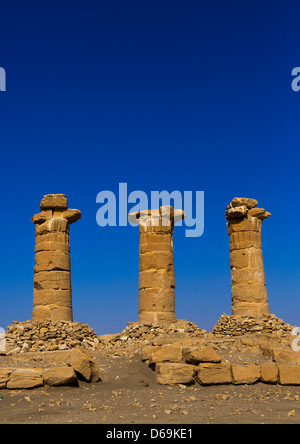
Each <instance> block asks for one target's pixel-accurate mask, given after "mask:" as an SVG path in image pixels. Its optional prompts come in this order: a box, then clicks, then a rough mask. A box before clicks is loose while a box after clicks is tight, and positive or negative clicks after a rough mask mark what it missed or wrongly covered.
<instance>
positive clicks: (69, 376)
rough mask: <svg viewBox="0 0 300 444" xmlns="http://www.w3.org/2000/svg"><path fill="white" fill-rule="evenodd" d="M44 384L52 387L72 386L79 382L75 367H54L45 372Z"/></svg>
mask: <svg viewBox="0 0 300 444" xmlns="http://www.w3.org/2000/svg"><path fill="white" fill-rule="evenodd" d="M43 379H44V382H45V383H46V384H48V385H51V386H56V387H58V386H62V385H72V384H74V382H75V381H77V377H76V374H75V371H74V369H73V367H67V366H64V367H53V368H49V369H46V370H44V371H43Z"/></svg>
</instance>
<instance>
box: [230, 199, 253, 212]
mask: <svg viewBox="0 0 300 444" xmlns="http://www.w3.org/2000/svg"><path fill="white" fill-rule="evenodd" d="M257 204H258V201H257V200H255V199H250V198H249V197H235V198H234V199H232V201H231V205H232V207H240V206H245V207H246V208H249V209H251V208H254V207H256V205H257Z"/></svg>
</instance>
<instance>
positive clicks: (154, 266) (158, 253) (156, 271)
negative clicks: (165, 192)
mask: <svg viewBox="0 0 300 444" xmlns="http://www.w3.org/2000/svg"><path fill="white" fill-rule="evenodd" d="M184 217H185V214H184V212H183V211H182V210H174V208H173V207H171V206H164V207H160V209H159V210H149V211H148V210H147V211H140V212H137V213H131V214H130V215H129V220H130V222H132V223H138V224H139V230H140V248H139V322H140V323H145V322H152V323H171V322H174V321H176V315H175V275H174V255H173V230H174V224H175V223H176V222H178V221H179V220H182V219H184Z"/></svg>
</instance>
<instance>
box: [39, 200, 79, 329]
mask: <svg viewBox="0 0 300 444" xmlns="http://www.w3.org/2000/svg"><path fill="white" fill-rule="evenodd" d="M40 208H41V213H39V214H36V215H35V216H34V217H33V218H32V219H31V221H32V222H33V223H34V224H35V228H36V245H35V267H34V292H33V314H32V319H34V320H43V319H50V320H52V321H72V320H73V310H72V288H71V264H70V224H72V223H73V222H76V221H77V220H78V219H80V217H81V213H80V211H79V210H70V209H68V201H67V198H66V196H65V195H64V194H48V195H47V196H45V197H44V198H43V200H42V201H41V205H40Z"/></svg>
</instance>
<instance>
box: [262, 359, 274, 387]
mask: <svg viewBox="0 0 300 444" xmlns="http://www.w3.org/2000/svg"><path fill="white" fill-rule="evenodd" d="M260 372H261V378H260V379H261V381H262V382H265V383H267V384H276V383H277V382H278V367H277V365H276V364H275V362H263V363H262V364H261V366H260Z"/></svg>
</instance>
